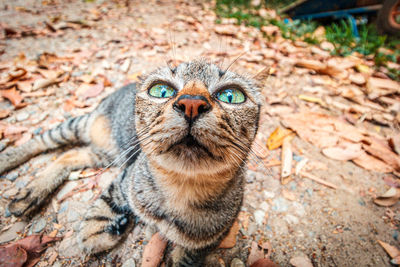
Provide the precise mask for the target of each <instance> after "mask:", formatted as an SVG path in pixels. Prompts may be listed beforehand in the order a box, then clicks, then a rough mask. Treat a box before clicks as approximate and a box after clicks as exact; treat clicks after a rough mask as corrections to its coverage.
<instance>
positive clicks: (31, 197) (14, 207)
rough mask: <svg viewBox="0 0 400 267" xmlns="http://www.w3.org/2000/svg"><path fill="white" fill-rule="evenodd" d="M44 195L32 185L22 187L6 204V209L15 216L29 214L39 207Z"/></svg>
mask: <svg viewBox="0 0 400 267" xmlns="http://www.w3.org/2000/svg"><path fill="white" fill-rule="evenodd" d="M46 196H47V194H44V192H42V191H40V190H37V189H35V188H34V187H29V186H28V187H26V188H22V189H21V190H19V192H18V193H17V195H15V196H14V199H13V200H12V201H11V202H10V204H9V205H8V210H9V211H10V212H11V214H12V215H14V216H16V217H21V216H29V215H31V214H32V213H33V212H34V211H35V210H36V209H38V208H39V206H40V205H41V204H42V203H43V200H44V199H45V198H46Z"/></svg>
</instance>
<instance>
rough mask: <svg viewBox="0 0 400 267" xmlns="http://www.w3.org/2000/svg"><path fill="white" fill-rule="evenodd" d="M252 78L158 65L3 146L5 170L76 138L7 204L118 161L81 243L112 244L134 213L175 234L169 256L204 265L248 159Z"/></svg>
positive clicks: (237, 198) (95, 247)
mask: <svg viewBox="0 0 400 267" xmlns="http://www.w3.org/2000/svg"><path fill="white" fill-rule="evenodd" d="M261 104H262V97H261V93H260V85H259V82H258V81H257V80H253V79H250V78H246V77H244V76H242V75H239V74H237V73H235V72H232V71H229V70H225V71H224V70H222V69H220V68H219V67H218V66H216V65H214V64H212V63H209V62H207V61H205V60H194V61H190V62H187V63H181V64H179V65H178V66H177V67H174V68H170V67H160V68H158V69H157V70H155V71H153V72H151V73H150V74H149V75H148V76H147V77H146V78H145V79H143V80H142V81H141V82H140V84H139V85H136V84H130V85H127V86H125V87H123V88H121V89H119V90H117V91H116V92H114V93H113V94H111V95H110V96H108V97H107V98H105V99H104V100H103V101H102V102H101V103H100V104H99V105H98V107H97V108H96V109H95V110H94V111H93V112H91V113H89V114H86V115H83V116H80V117H76V118H70V119H68V120H67V121H65V122H63V123H61V124H59V125H58V126H57V127H55V128H53V129H51V130H49V131H47V132H45V133H43V134H41V135H38V136H35V137H34V138H32V139H31V140H30V141H28V142H27V143H25V144H24V145H21V146H19V147H15V148H9V149H8V150H6V151H5V152H3V153H1V154H0V173H4V172H5V171H7V170H10V169H12V168H14V167H16V166H18V165H20V164H22V163H23V162H25V161H27V160H29V159H30V158H32V157H33V156H35V155H38V154H39V153H42V152H45V151H47V150H50V149H55V148H58V147H61V146H65V145H76V148H75V149H72V150H69V151H67V152H65V153H64V154H62V155H61V156H59V157H58V158H57V159H56V160H55V161H54V162H52V163H51V164H50V165H49V166H48V167H47V168H45V169H44V170H43V171H42V172H41V173H39V174H38V175H37V178H35V179H34V180H33V181H32V182H31V183H30V184H28V185H27V186H26V187H25V188H23V189H21V190H20V191H19V192H18V193H17V194H16V195H15V196H14V198H13V200H12V201H11V202H10V203H9V205H8V210H9V211H10V212H11V214H13V215H14V216H29V215H31V214H32V213H34V212H35V211H37V209H38V208H39V207H40V206H41V205H42V204H43V203H44V202H45V200H46V199H47V198H48V196H49V194H51V193H52V192H53V191H55V190H56V189H57V187H59V186H60V185H61V184H62V183H63V181H64V180H65V179H66V178H67V177H68V176H69V174H70V172H71V171H73V170H77V169H82V168H86V167H105V166H109V165H112V164H115V163H116V162H117V161H118V160H122V161H125V164H124V169H123V171H122V172H121V173H120V174H119V175H118V177H116V178H115V179H114V180H113V181H112V183H111V185H110V186H109V187H108V188H107V189H106V190H105V191H104V192H103V193H102V194H101V196H100V197H99V198H98V199H97V200H95V201H94V203H93V205H92V206H91V207H90V208H89V210H88V212H87V213H86V216H85V218H84V219H83V221H82V222H81V223H80V227H79V232H78V233H77V238H78V244H79V247H80V248H81V249H82V251H83V252H85V253H87V254H95V253H98V252H101V251H105V250H108V249H111V248H113V247H114V246H115V245H116V244H118V242H120V240H121V239H122V238H123V237H124V236H126V234H127V233H129V231H130V230H131V229H132V227H133V226H134V224H135V222H136V221H137V220H141V221H143V222H144V223H146V224H148V225H152V226H155V227H156V229H157V230H158V231H159V232H160V234H161V235H162V236H163V237H164V238H166V239H167V240H168V241H169V242H170V243H172V244H174V246H173V248H172V250H171V251H170V253H169V256H168V257H166V262H167V266H202V265H203V264H204V259H205V257H206V256H207V255H208V254H209V252H210V251H212V250H213V249H215V248H216V247H218V245H219V243H220V242H221V240H222V239H223V238H224V237H225V236H226V235H227V233H228V232H229V230H230V228H231V226H232V224H233V223H234V221H235V220H236V218H237V215H238V213H239V211H240V209H241V205H242V199H243V186H244V175H245V165H246V160H247V157H248V155H249V151H250V148H251V145H252V142H253V141H254V138H255V135H256V133H257V129H258V121H259V114H260V107H261Z"/></svg>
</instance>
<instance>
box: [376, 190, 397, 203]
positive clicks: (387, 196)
mask: <svg viewBox="0 0 400 267" xmlns="http://www.w3.org/2000/svg"><path fill="white" fill-rule="evenodd" d="M399 199H400V189H399V188H395V187H391V188H390V189H389V190H388V191H386V192H385V193H384V194H383V195H381V196H378V197H377V198H375V199H374V203H375V204H377V205H379V206H383V207H390V206H393V205H394V204H396V203H397V202H398V201H399Z"/></svg>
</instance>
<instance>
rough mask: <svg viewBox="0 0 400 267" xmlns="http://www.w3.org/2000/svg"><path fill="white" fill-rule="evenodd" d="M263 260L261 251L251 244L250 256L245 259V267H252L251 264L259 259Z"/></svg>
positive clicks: (256, 245) (254, 244)
mask: <svg viewBox="0 0 400 267" xmlns="http://www.w3.org/2000/svg"><path fill="white" fill-rule="evenodd" d="M263 258H264V252H263V249H262V248H260V247H259V246H258V244H257V243H256V242H254V241H253V242H251V248H250V254H249V257H248V258H247V265H249V266H252V264H253V263H255V262H256V261H258V260H259V259H263Z"/></svg>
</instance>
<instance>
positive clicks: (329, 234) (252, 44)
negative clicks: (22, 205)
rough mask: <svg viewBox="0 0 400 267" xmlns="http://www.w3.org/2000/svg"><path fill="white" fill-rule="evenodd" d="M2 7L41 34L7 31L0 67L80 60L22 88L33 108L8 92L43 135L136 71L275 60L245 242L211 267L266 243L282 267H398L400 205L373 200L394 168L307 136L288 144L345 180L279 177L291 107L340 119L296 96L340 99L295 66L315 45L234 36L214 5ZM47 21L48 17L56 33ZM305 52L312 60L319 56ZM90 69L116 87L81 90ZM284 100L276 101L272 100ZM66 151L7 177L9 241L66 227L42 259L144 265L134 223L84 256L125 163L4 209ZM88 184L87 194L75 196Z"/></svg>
mask: <svg viewBox="0 0 400 267" xmlns="http://www.w3.org/2000/svg"><path fill="white" fill-rule="evenodd" d="M0 3H1V4H0V23H1V26H2V27H3V28H4V27H8V28H12V29H17V30H20V29H22V26H26V27H31V28H32V29H36V30H40V32H39V33H37V32H36V33H34V34H26V35H27V36H24V34H22V36H18V32H17V33H16V34H14V35H15V36H11V37H10V36H3V38H2V39H1V40H0V51H1V56H0V61H1V62H10V61H16V60H21V57H22V56H21V55H22V54H23V55H24V56H25V58H26V59H28V60H33V61H34V60H36V59H37V58H38V57H39V55H42V54H43V53H53V54H56V55H57V56H58V57H67V58H68V57H71V55H73V56H74V60H75V61H74V62H72V63H71V60H70V59H68V60H66V62H65V63H64V62H58V63H57V64H59V65H58V66H60V67H59V68H60V69H62V70H64V71H65V72H68V73H69V74H70V75H69V77H68V79H64V80H63V81H61V82H59V83H57V84H55V85H51V86H49V87H46V88H41V89H38V91H35V92H43V94H36V95H35V94H33V93H32V92H25V95H24V103H27V105H26V106H25V107H22V108H18V109H16V108H14V107H13V106H12V105H11V104H10V103H9V102H8V101H6V100H5V99H3V100H2V101H1V102H0V108H1V109H10V110H12V111H11V113H10V115H9V116H8V117H7V118H5V119H3V121H4V122H6V123H8V124H13V125H18V126H25V127H27V133H37V132H41V131H42V130H45V129H48V128H51V127H54V125H56V124H57V123H59V122H60V121H63V120H65V119H66V118H68V117H70V116H76V115H80V114H83V113H86V112H89V111H90V110H92V109H93V108H94V107H95V106H96V104H97V103H98V102H99V101H100V100H101V99H102V98H104V97H105V96H107V95H108V94H110V93H111V92H113V91H114V90H116V88H118V87H120V86H122V85H124V84H126V83H128V82H134V81H136V80H137V77H138V76H139V75H144V74H146V73H148V72H149V71H151V70H153V69H154V68H156V67H158V66H160V65H165V64H166V63H167V62H175V61H177V62H179V61H184V60H189V59H196V58H200V57H204V58H206V59H208V60H210V61H213V62H216V63H217V64H219V65H220V66H223V67H227V66H228V65H229V64H230V63H231V62H233V61H234V60H235V58H236V57H238V56H239V55H240V54H242V53H243V52H245V54H244V55H243V56H242V57H241V58H240V59H239V60H237V61H236V62H235V63H234V64H233V65H232V69H233V70H236V71H238V72H240V73H243V74H248V75H251V76H252V75H255V74H256V73H257V72H258V71H260V70H261V69H263V68H264V67H268V66H273V68H274V73H273V75H271V76H270V77H268V78H267V80H266V86H265V88H264V89H263V95H264V96H265V98H266V103H265V105H264V107H263V111H262V116H261V124H260V129H259V134H258V137H257V145H255V146H254V151H255V153H256V154H257V155H259V156H260V159H257V158H256V157H254V156H253V157H251V159H250V163H249V164H250V165H251V168H250V170H249V171H248V178H247V185H246V193H245V201H244V205H243V208H242V213H241V217H240V225H241V229H240V231H239V233H238V235H237V240H238V242H237V244H236V246H235V247H234V248H232V249H220V250H219V251H217V252H215V253H214V254H213V255H211V256H210V258H209V265H210V266H212V265H216V266H233V265H231V262H232V259H233V258H239V259H240V260H241V261H242V262H244V263H246V262H247V257H248V254H249V251H250V247H251V243H252V241H256V242H259V244H262V243H264V244H267V242H269V244H270V247H271V248H272V249H270V251H269V252H271V255H270V259H271V260H272V261H274V262H276V263H277V264H279V265H280V266H291V265H290V263H289V261H290V260H291V259H292V258H293V257H295V256H301V257H303V258H304V257H305V258H308V259H310V260H311V262H312V265H313V266H390V265H391V264H390V258H389V257H388V255H387V254H386V252H385V251H384V250H383V249H382V247H381V246H380V245H379V244H378V242H377V240H382V241H384V242H387V243H390V244H392V245H395V246H396V245H399V244H398V233H399V232H398V228H397V224H396V222H394V221H393V218H396V216H398V214H399V213H398V212H399V204H398V203H397V204H396V205H394V206H392V207H390V211H391V212H392V213H391V214H393V213H394V214H395V215H393V216H392V220H391V219H390V218H389V217H390V216H387V213H388V210H389V208H384V207H379V206H377V205H375V204H374V202H373V197H375V196H376V195H379V194H381V193H383V192H385V191H386V190H387V189H388V188H389V186H388V185H387V183H385V180H384V178H387V177H391V179H397V178H396V177H395V176H394V175H392V174H390V173H389V174H384V173H379V172H373V171H368V170H365V169H364V168H361V167H359V166H357V165H356V164H354V163H353V162H351V161H337V160H333V159H329V158H327V157H325V156H324V155H323V154H322V153H321V149H320V148H318V147H317V146H315V145H313V144H310V143H308V142H307V141H305V140H303V139H302V138H300V137H299V136H296V137H295V138H294V139H293V140H292V142H291V143H292V149H293V151H294V157H293V159H294V161H295V162H299V161H301V160H302V159H304V158H307V159H308V160H309V161H308V162H309V163H308V164H309V165H307V166H308V167H309V169H308V171H309V172H310V173H312V174H313V175H315V176H317V177H319V178H321V179H323V180H325V181H328V182H330V183H333V184H335V185H337V187H338V188H337V189H332V188H329V187H327V186H325V185H321V184H319V183H316V182H314V181H312V180H310V179H307V178H304V177H302V176H300V175H295V174H293V175H291V176H290V178H289V179H286V180H285V181H284V182H282V181H281V177H280V176H281V175H280V172H281V169H280V168H281V167H280V166H281V165H280V164H272V163H271V162H277V161H279V160H280V157H281V149H276V150H272V151H269V150H268V149H267V148H266V141H267V138H268V136H269V135H270V134H271V133H272V132H273V131H274V130H275V128H276V127H277V126H279V125H281V122H282V116H284V115H285V114H289V113H295V112H298V111H301V110H310V111H313V112H321V113H324V114H329V115H332V116H335V117H341V116H342V113H341V111H340V110H335V109H326V108H324V107H321V106H320V105H318V104H317V103H312V102H304V101H300V100H299V99H298V98H296V97H297V96H298V95H299V94H303V93H305V92H308V93H309V92H310V90H312V88H318V90H322V91H326V92H328V93H327V94H328V95H329V96H332V97H334V96H337V94H335V92H332V91H330V90H331V89H330V88H331V87H329V86H326V85H321V84H318V83H316V77H319V76H320V77H322V78H323V79H328V78H329V80H331V81H333V82H335V79H333V78H332V77H326V75H324V76H322V75H316V74H315V73H310V72H309V71H307V70H306V69H304V68H297V67H294V63H293V57H292V56H291V53H292V52H291V51H292V50H290V48H293V47H295V48H296V47H297V48H298V49H302V50H301V51H309V49H310V48H309V47H306V46H303V45H299V46H293V45H291V46H287V45H275V44H274V43H273V42H270V41H267V40H265V39H263V38H261V37H260V36H261V34H260V31H258V30H256V29H250V28H246V27H244V26H241V27H238V28H237V29H238V32H236V33H235V34H232V33H231V32H227V33H226V34H224V35H221V34H218V33H216V31H215V27H216V24H215V19H216V15H215V14H214V12H213V11H212V5H211V3H209V2H205V3H202V2H199V3H196V4H195V3H193V2H191V1H183V0H181V1H164V0H163V1H143V2H142V1H131V2H130V5H129V7H127V6H125V2H123V1H120V2H113V1H94V2H84V1H76V0H69V1H33V0H14V1H1V2H0ZM43 3H45V5H44V4H43ZM71 21H73V22H72V23H71ZM44 22H49V23H51V25H52V26H53V27H54V28H55V29H54V30H55V31H53V30H51V29H50V28H51V27H46V26H45V25H44ZM68 22H69V24H68ZM78 22H79V23H78ZM62 23H64V24H62ZM220 33H221V32H220ZM266 49H269V50H268V51H271V49H272V51H273V55H272V56H266V51H267V50H266ZM307 49H308V50H307ZM293 53H294V52H293ZM302 53H303V52H302ZM304 53H308V54H310V55H311V52H304ZM277 55H278V56H277ZM297 56H298V55H297ZM67 61H68V62H67ZM84 75H86V76H92V77H96V79H97V78H98V77H106V78H107V80H108V81H109V82H110V83H111V84H112V86H105V88H104V90H102V91H101V92H100V93H99V94H97V95H95V96H93V97H84V98H80V97H79V96H78V97H76V95H77V94H78V93H77V91H78V90H79V89H82V90H84V89H85V87H82V80H80V78H81V77H82V76H84ZM86 76H85V77H86ZM96 81H97V80H96ZM310 88H311V89H310ZM317 93H318V92H317ZM78 95H79V94H78ZM276 98H279V100H276V101H275V100H274V99H276ZM343 101H344V100H343ZM346 103H347V102H346ZM71 105H72V108H71ZM356 126H357V127H358V125H356ZM362 127H364V128H366V129H368V130H370V131H375V133H376V134H377V135H382V137H384V138H386V137H387V135H388V134H390V133H392V131H393V130H392V128H391V127H386V126H379V129H378V128H377V126H374V125H372V124H370V123H368V122H365V124H362ZM378 130H379V131H378ZM1 142H2V144H3V145H2V146H4V145H7V140H5V139H3V140H2V141H1ZM59 152H61V151H55V152H52V153H49V154H44V155H40V156H38V157H36V158H35V159H33V160H31V161H29V162H28V163H26V164H24V165H22V166H20V167H19V168H17V169H16V170H13V171H11V172H9V173H8V174H6V175H4V176H3V177H1V178H0V184H1V186H0V229H3V231H2V233H0V241H1V242H5V241H11V240H13V239H15V238H16V237H17V236H18V235H17V234H16V233H15V232H16V229H17V231H18V232H19V233H25V234H27V235H30V234H32V233H46V234H50V233H52V232H54V230H57V231H56V233H57V236H59V237H62V238H61V240H60V241H57V242H55V243H53V244H52V245H51V246H50V247H49V248H48V249H47V250H46V251H45V252H44V253H43V254H42V256H41V259H40V261H39V263H37V265H36V266H82V265H83V266H120V265H121V264H123V266H125V267H127V266H135V264H136V265H137V266H139V265H140V263H141V253H142V251H143V247H144V245H145V244H146V243H147V242H148V240H149V238H150V237H151V234H152V232H151V230H150V229H146V228H145V227H143V225H138V226H136V228H135V229H134V230H133V232H132V233H131V234H130V235H129V236H128V238H127V239H126V240H125V241H124V242H123V243H122V244H121V245H119V246H118V247H117V248H115V249H113V250H112V251H109V252H107V253H104V254H102V255H98V256H93V257H84V256H82V255H80V253H79V251H78V250H77V247H76V243H75V239H74V237H75V233H76V229H77V226H78V224H79V221H80V219H81V218H82V216H83V214H84V213H85V211H86V210H87V208H88V206H89V205H90V203H91V202H92V201H93V199H94V198H95V196H96V195H97V194H98V193H99V192H100V191H101V189H102V188H104V187H106V186H107V184H108V183H109V182H110V181H111V180H112V179H113V177H115V175H116V174H117V173H118V169H112V170H109V171H107V172H105V173H104V174H102V175H101V177H100V179H99V183H98V184H94V182H93V179H91V178H90V177H89V178H79V179H76V178H78V177H77V175H79V174H81V176H82V173H80V172H79V173H78V174H77V175H75V174H74V175H71V176H74V177H70V180H69V181H68V182H67V183H66V184H64V186H63V187H62V188H60V189H59V190H58V191H57V192H56V193H55V194H54V195H53V197H52V199H51V200H49V205H47V206H46V207H45V208H44V209H42V211H41V212H40V213H39V214H37V215H36V216H35V217H33V218H32V220H31V221H28V222H19V221H20V220H19V219H16V218H14V217H12V216H9V214H7V211H6V205H7V203H8V202H9V201H10V199H12V196H13V195H14V194H15V193H16V192H17V190H18V188H22V187H24V186H26V184H27V183H28V182H29V181H30V180H31V179H33V177H34V174H35V173H36V172H37V171H38V170H39V169H41V168H43V167H44V166H46V165H47V164H48V163H49V162H51V161H52V160H54V159H55V157H56V156H57V154H58V153H59ZM91 171H92V170H88V171H86V172H87V173H90V172H91ZM83 174H84V173H83ZM80 185H82V187H81V189H82V190H80V191H79V192H76V193H75V194H71V191H72V190H73V189H74V188H75V189H76V186H80ZM10 226H12V227H14V226H15V227H16V228H12V229H14V230H13V231H14V233H10V231H9V230H8V229H9V228H10ZM5 233H7V234H8V235H7V236H5ZM246 265H247V264H246ZM237 266H239V265H237Z"/></svg>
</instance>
